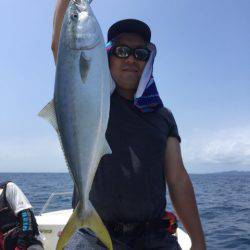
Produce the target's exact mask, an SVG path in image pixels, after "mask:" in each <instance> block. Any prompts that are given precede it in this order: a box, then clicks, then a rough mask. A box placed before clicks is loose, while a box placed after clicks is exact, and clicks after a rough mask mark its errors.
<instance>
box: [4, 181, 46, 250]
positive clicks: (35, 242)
mask: <svg viewBox="0 0 250 250" xmlns="http://www.w3.org/2000/svg"><path fill="white" fill-rule="evenodd" d="M31 209H32V206H31V205H30V202H29V201H28V199H27V198H26V196H25V195H24V193H23V192H22V191H21V189H20V188H19V187H18V186H17V185H16V184H14V183H13V182H3V183H0V250H14V249H15V250H24V249H28V250H42V249H43V247H42V243H41V239H40V237H39V231H38V227H37V223H36V219H35V216H34V214H33V212H32V210H31Z"/></svg>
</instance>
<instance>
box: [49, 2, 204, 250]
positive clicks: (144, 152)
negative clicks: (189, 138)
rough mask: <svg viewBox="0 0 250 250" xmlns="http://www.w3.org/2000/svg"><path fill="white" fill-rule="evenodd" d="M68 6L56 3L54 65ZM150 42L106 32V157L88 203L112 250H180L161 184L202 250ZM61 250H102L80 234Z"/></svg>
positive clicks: (121, 31)
mask: <svg viewBox="0 0 250 250" xmlns="http://www.w3.org/2000/svg"><path fill="white" fill-rule="evenodd" d="M67 5H68V1H63V0H57V6H56V11H55V16H54V32H53V41H52V50H53V53H54V58H55V62H56V61H57V49H58V41H59V35H60V28H61V24H62V19H63V15H64V12H65V10H66V8H67ZM150 39H151V31H150V28H149V27H148V26H147V25H146V24H145V23H143V22H141V21H139V20H134V19H128V20H122V21H120V22H117V23H115V24H114V25H113V26H111V28H110V29H109V31H108V42H109V43H108V46H107V52H108V56H109V66H110V72H111V75H112V78H113V80H114V83H115V91H114V92H113V94H112V95H111V106H110V118H109V123H108V128H107V131H106V138H107V141H108V143H109V145H110V147H111V149H112V155H104V156H103V157H102V159H101V161H100V163H99V166H98V170H97V173H96V176H95V179H94V182H93V186H92V190H91V193H90V199H91V202H92V204H93V205H94V207H95V208H96V210H97V212H98V213H99V215H100V216H101V218H102V220H103V222H104V224H105V225H106V227H107V229H108V231H109V233H110V235H111V238H112V241H113V246H114V249H115V250H116V249H117V250H121V249H128V250H129V249H179V246H178V243H177V240H176V237H175V236H173V235H172V233H173V232H172V231H171V228H169V222H170V221H171V219H169V218H168V219H166V213H165V206H166V196H165V195H166V183H167V185H168V189H169V194H170V197H171V200H172V203H173V206H174V208H175V210H176V213H177V215H178V217H179V219H180V220H181V222H182V223H183V225H184V227H185V229H186V231H187V232H188V234H189V236H190V238H191V241H192V250H196V249H197V250H198V249H199V250H203V249H205V240H204V235H203V231H202V227H201V223H200V219H199V214H198V209H197V206H196V201H195V196H194V191H193V187H192V184H191V181H190V178H189V176H188V174H187V172H186V170H185V168H184V166H183V162H182V157H181V150H180V145H179V143H180V137H179V134H178V130H177V126H176V123H175V121H174V117H173V115H172V114H171V112H170V111H169V110H167V109H166V108H164V107H163V105H162V102H161V100H160V97H159V95H158V92H157V89H156V86H155V83H154V80H153V77H152V67H153V61H154V56H155V54H156V48H155V47H154V45H153V44H152V43H151V42H150ZM73 203H74V202H73ZM167 228H168V229H169V230H167ZM66 249H104V247H103V246H101V243H100V242H98V240H97V239H95V237H94V236H93V234H92V233H91V232H89V231H87V230H84V229H81V230H79V231H78V232H76V234H75V235H74V236H73V237H72V239H71V240H70V242H69V244H68V247H67V248H66Z"/></svg>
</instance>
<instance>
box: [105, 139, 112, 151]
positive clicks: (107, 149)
mask: <svg viewBox="0 0 250 250" xmlns="http://www.w3.org/2000/svg"><path fill="white" fill-rule="evenodd" d="M103 154H112V150H111V148H110V146H109V144H108V142H107V140H105V141H104V146H103Z"/></svg>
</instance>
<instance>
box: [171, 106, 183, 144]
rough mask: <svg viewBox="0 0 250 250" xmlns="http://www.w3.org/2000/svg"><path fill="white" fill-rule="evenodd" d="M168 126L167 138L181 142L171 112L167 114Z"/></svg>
mask: <svg viewBox="0 0 250 250" xmlns="http://www.w3.org/2000/svg"><path fill="white" fill-rule="evenodd" d="M169 124H170V132H169V136H170V137H175V138H176V139H177V140H178V141H179V142H181V137H180V135H179V132H178V127H177V124H176V121H175V119H174V116H173V114H172V112H171V111H170V112H169Z"/></svg>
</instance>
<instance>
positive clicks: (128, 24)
mask: <svg viewBox="0 0 250 250" xmlns="http://www.w3.org/2000/svg"><path fill="white" fill-rule="evenodd" d="M121 33H136V34H138V35H140V36H141V37H142V38H143V39H144V40H145V41H146V42H150V39H151V30H150V28H149V26H148V25H147V24H146V23H144V22H142V21H140V20H136V19H125V20H121V21H118V22H116V23H114V24H113V25H112V26H111V27H110V28H109V30H108V42H109V41H111V40H112V39H114V38H116V37H117V36H118V35H120V34H121Z"/></svg>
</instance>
